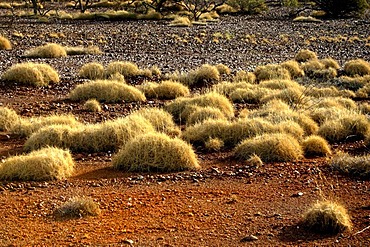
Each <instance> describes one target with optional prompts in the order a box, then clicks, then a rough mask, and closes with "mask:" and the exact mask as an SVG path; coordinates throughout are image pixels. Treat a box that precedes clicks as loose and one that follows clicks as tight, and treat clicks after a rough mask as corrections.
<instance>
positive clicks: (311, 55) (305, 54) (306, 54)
mask: <svg viewBox="0 0 370 247" xmlns="http://www.w3.org/2000/svg"><path fill="white" fill-rule="evenodd" d="M294 59H295V60H296V61H297V62H299V63H302V62H307V61H308V60H311V59H317V55H316V53H315V52H313V51H310V50H307V49H302V50H300V51H299V52H298V53H297V54H296V55H295V57H294Z"/></svg>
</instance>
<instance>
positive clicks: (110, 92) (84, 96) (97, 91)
mask: <svg viewBox="0 0 370 247" xmlns="http://www.w3.org/2000/svg"><path fill="white" fill-rule="evenodd" d="M68 97H69V98H70V99H71V100H73V101H83V100H89V99H96V100H98V101H104V102H112V103H113V102H120V101H125V102H133V101H145V100H146V98H145V95H144V94H143V93H142V92H141V91H140V90H138V89H137V88H135V87H133V86H129V85H126V84H124V83H122V82H119V81H111V80H96V81H91V82H87V83H84V84H80V85H77V87H76V88H75V89H73V90H72V91H71V92H70V93H69V96H68Z"/></svg>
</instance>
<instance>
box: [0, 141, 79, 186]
mask: <svg viewBox="0 0 370 247" xmlns="http://www.w3.org/2000/svg"><path fill="white" fill-rule="evenodd" d="M73 170H74V162H73V160H72V156H71V154H70V153H69V152H68V151H64V150H61V149H57V148H51V147H47V148H43V149H40V150H37V151H34V152H31V153H29V154H27V155H20V156H14V157H9V158H7V159H5V161H4V162H3V163H1V164H0V179H1V180H25V181H28V180H35V181H43V180H54V179H63V178H67V177H69V176H71V175H72V173H73Z"/></svg>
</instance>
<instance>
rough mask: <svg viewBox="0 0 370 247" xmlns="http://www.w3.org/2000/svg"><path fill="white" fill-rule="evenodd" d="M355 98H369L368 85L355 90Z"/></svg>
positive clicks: (369, 88) (369, 84)
mask: <svg viewBox="0 0 370 247" xmlns="http://www.w3.org/2000/svg"><path fill="white" fill-rule="evenodd" d="M356 96H357V97H360V98H369V97H370V83H367V84H366V85H365V86H364V87H362V88H360V89H359V90H357V92H356Z"/></svg>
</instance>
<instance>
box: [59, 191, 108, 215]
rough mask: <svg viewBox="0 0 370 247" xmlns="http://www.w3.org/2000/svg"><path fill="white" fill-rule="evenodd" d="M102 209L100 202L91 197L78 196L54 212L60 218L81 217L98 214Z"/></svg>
mask: <svg viewBox="0 0 370 247" xmlns="http://www.w3.org/2000/svg"><path fill="white" fill-rule="evenodd" d="M100 212H101V210H100V208H99V204H98V203H96V202H95V201H94V200H93V199H92V198H90V197H84V196H76V197H72V198H70V199H69V200H68V201H67V202H65V203H63V204H62V205H61V206H60V207H59V208H57V209H56V210H55V212H54V214H55V216H56V217H58V218H67V219H68V218H81V217H86V216H98V215H99V214H100Z"/></svg>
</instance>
